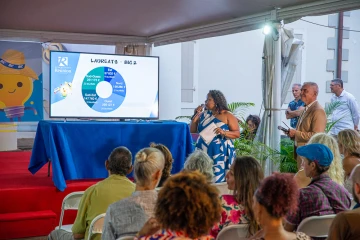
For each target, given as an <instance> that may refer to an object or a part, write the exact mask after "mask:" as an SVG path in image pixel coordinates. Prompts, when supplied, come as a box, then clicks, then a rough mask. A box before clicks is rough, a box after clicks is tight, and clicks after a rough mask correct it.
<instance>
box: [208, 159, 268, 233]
mask: <svg viewBox="0 0 360 240" xmlns="http://www.w3.org/2000/svg"><path fill="white" fill-rule="evenodd" d="M263 178H264V174H263V171H262V169H261V166H260V164H259V162H258V161H257V160H256V159H254V158H252V157H237V158H236V159H235V161H234V163H233V164H232V165H231V167H230V171H229V172H228V173H227V174H226V182H227V185H228V189H229V190H232V191H233V195H222V196H221V197H220V200H221V206H222V212H221V219H220V222H219V223H218V224H216V225H215V226H214V227H213V228H212V230H211V235H212V236H213V237H215V238H216V236H217V235H218V233H219V232H220V231H221V230H222V229H223V228H224V227H226V226H229V225H233V224H249V228H248V235H249V236H251V235H253V234H255V233H256V232H257V231H258V230H259V226H258V224H257V223H256V221H255V217H254V212H253V209H252V204H253V195H254V193H255V191H256V189H257V188H258V187H259V185H260V182H261V181H262V180H263Z"/></svg>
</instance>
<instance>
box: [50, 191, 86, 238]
mask: <svg viewBox="0 0 360 240" xmlns="http://www.w3.org/2000/svg"><path fill="white" fill-rule="evenodd" d="M83 195H84V191H81V192H72V193H69V194H68V195H66V196H65V197H64V199H63V202H62V205H61V214H60V222H59V226H57V227H56V228H55V229H63V230H65V231H68V232H71V228H72V226H73V224H68V225H62V222H63V219H64V213H65V210H70V209H71V210H77V209H78V208H79V203H80V200H81V198H82V196H83Z"/></svg>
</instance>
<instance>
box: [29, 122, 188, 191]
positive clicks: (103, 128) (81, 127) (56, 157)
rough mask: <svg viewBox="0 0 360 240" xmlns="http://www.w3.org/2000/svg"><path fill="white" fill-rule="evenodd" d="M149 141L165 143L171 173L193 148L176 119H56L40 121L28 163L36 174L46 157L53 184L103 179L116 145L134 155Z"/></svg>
mask: <svg viewBox="0 0 360 240" xmlns="http://www.w3.org/2000/svg"><path fill="white" fill-rule="evenodd" d="M150 142H155V143H162V144H164V145H165V146H167V147H168V148H169V149H170V151H171V153H172V155H173V158H174V163H173V169H172V173H176V172H179V171H180V170H181V169H182V168H183V164H184V161H185V158H186V157H187V156H188V154H190V153H191V152H192V151H193V144H192V138H191V134H190V131H189V127H188V125H187V124H185V123H179V122H139V123H138V122H56V121H40V122H39V124H38V127H37V131H36V137H35V142H34V147H33V150H32V155H31V159H30V164H29V171H30V172H31V173H33V174H35V173H36V172H37V171H38V170H39V169H40V168H41V167H42V166H44V165H45V164H46V163H47V162H48V161H49V159H50V160H51V164H52V178H53V181H54V184H55V186H56V187H57V188H58V189H59V190H60V191H63V190H64V189H65V188H66V182H65V180H72V179H89V178H106V177H107V175H108V174H107V171H106V169H105V165H104V164H105V160H106V159H107V158H108V156H109V154H110V152H111V151H112V150H113V149H114V148H115V147H118V146H126V147H127V148H129V150H130V151H131V152H132V154H133V158H134V157H135V154H136V152H137V151H139V150H140V149H141V148H144V147H148V146H149V143H150Z"/></svg>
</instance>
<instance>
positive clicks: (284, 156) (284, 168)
mask: <svg viewBox="0 0 360 240" xmlns="http://www.w3.org/2000/svg"><path fill="white" fill-rule="evenodd" d="M280 155H281V160H280V165H279V170H280V172H288V173H296V172H297V171H298V169H297V162H296V160H295V158H294V142H293V141H291V140H290V138H282V139H281V141H280Z"/></svg>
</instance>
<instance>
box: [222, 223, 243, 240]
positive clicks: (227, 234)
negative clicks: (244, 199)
mask: <svg viewBox="0 0 360 240" xmlns="http://www.w3.org/2000/svg"><path fill="white" fill-rule="evenodd" d="M248 228H249V224H235V225H230V226H227V227H225V228H223V229H222V230H221V231H220V232H219V234H218V236H217V238H216V240H232V239H236V240H245V239H247V235H248Z"/></svg>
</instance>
